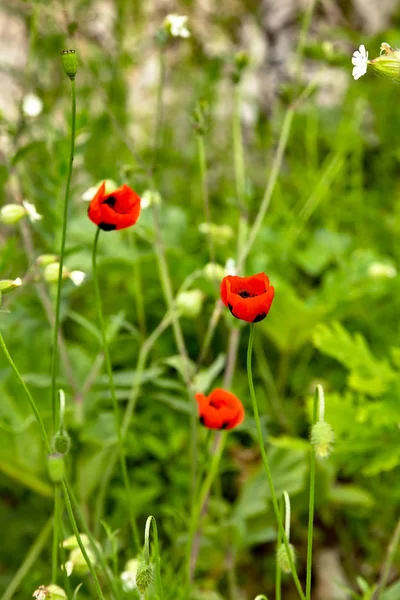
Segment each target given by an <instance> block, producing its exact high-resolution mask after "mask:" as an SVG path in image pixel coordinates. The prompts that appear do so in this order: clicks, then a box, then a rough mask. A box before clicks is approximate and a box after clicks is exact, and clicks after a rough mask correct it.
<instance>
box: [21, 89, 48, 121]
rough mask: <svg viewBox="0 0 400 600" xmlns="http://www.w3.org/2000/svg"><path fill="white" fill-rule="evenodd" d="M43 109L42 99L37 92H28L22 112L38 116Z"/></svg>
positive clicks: (28, 115)
mask: <svg viewBox="0 0 400 600" xmlns="http://www.w3.org/2000/svg"><path fill="white" fill-rule="evenodd" d="M42 110H43V102H42V100H41V99H40V98H39V97H38V96H36V94H26V96H24V99H23V100H22V112H23V113H24V115H25V116H27V117H37V116H38V115H40V113H41V112H42Z"/></svg>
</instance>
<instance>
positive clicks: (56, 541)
mask: <svg viewBox="0 0 400 600" xmlns="http://www.w3.org/2000/svg"><path fill="white" fill-rule="evenodd" d="M59 514H60V495H59V492H58V485H55V486H54V519H53V547H52V554H51V583H57V575H58V547H59V543H60V540H59V537H58V535H59V527H58V525H59Z"/></svg>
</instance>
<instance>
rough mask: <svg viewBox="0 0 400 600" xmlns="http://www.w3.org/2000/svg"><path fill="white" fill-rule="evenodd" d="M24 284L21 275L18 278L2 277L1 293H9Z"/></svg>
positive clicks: (0, 282)
mask: <svg viewBox="0 0 400 600" xmlns="http://www.w3.org/2000/svg"><path fill="white" fill-rule="evenodd" d="M21 285H22V279H21V277H17V279H0V293H1V294H8V293H9V292H12V291H13V290H15V289H16V288H18V287H20V286H21Z"/></svg>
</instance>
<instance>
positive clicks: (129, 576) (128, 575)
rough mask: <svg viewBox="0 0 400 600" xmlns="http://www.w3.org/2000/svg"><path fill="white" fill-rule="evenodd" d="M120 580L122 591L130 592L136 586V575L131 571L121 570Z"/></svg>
mask: <svg viewBox="0 0 400 600" xmlns="http://www.w3.org/2000/svg"><path fill="white" fill-rule="evenodd" d="M121 581H122V588H123V590H124V592H131V591H132V590H134V589H135V587H136V577H135V575H134V574H133V573H132V572H131V571H122V573H121Z"/></svg>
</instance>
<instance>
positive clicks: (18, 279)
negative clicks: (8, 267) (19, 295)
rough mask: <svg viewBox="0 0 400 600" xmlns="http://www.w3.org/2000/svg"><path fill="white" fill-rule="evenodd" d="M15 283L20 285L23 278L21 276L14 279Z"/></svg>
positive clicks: (17, 285)
mask: <svg viewBox="0 0 400 600" xmlns="http://www.w3.org/2000/svg"><path fill="white" fill-rule="evenodd" d="M13 284H14V285H15V286H16V287H19V286H20V285H22V279H21V277H17V279H14V281H13Z"/></svg>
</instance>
